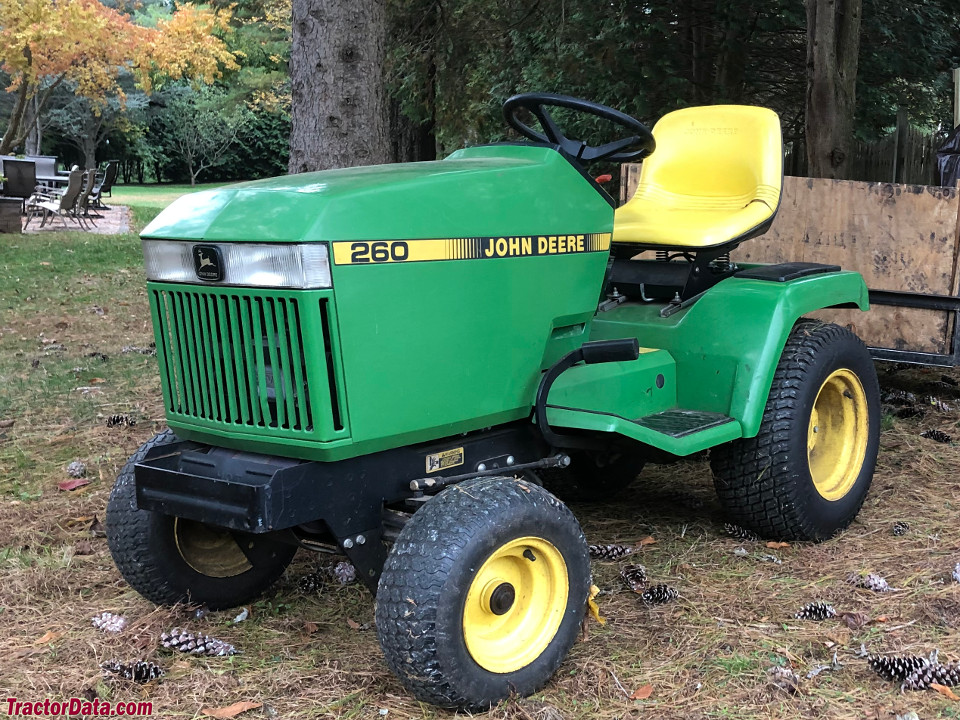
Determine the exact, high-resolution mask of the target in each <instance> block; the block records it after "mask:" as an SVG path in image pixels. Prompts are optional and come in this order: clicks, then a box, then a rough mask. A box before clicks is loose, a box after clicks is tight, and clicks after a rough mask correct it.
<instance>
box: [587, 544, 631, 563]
mask: <svg viewBox="0 0 960 720" xmlns="http://www.w3.org/2000/svg"><path fill="white" fill-rule="evenodd" d="M633 550H634V549H633V548H632V547H630V546H629V545H620V544H613V545H591V546H590V557H592V558H594V559H595V560H603V561H605V562H614V561H616V560H619V559H620V558H622V557H625V556H627V555H630V554H631V553H632V552H633Z"/></svg>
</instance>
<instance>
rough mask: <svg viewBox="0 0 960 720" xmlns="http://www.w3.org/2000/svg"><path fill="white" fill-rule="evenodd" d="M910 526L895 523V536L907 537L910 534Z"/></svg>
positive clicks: (903, 523)
mask: <svg viewBox="0 0 960 720" xmlns="http://www.w3.org/2000/svg"><path fill="white" fill-rule="evenodd" d="M909 530H910V526H909V525H907V524H906V523H905V522H895V523H894V524H893V534H894V535H898V536H899V535H906V534H907V532H909Z"/></svg>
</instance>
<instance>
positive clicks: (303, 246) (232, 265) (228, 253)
mask: <svg viewBox="0 0 960 720" xmlns="http://www.w3.org/2000/svg"><path fill="white" fill-rule="evenodd" d="M141 242H142V246H143V259H144V264H145V266H146V271H147V280H152V281H156V282H168V283H187V284H191V285H213V286H236V287H262V288H285V289H297V290H313V289H322V288H330V287H332V286H333V280H332V277H331V274H330V251H329V248H328V246H327V244H326V243H252V242H250V243H248V242H224V243H219V242H204V241H202V240H196V241H192V240H191V241H187V240H154V239H149V240H148V239H144V240H142V241H141ZM197 246H202V247H204V248H207V247H213V248H217V249H218V250H219V251H220V259H221V260H222V268H221V279H219V280H207V279H204V278H202V277H200V276H199V275H198V270H199V269H198V267H197V265H196V261H195V251H194V248H196V247H197Z"/></svg>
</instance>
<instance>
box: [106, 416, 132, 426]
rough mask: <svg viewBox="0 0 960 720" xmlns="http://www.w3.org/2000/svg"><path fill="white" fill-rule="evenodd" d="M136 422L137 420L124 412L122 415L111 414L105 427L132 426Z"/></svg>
mask: <svg viewBox="0 0 960 720" xmlns="http://www.w3.org/2000/svg"><path fill="white" fill-rule="evenodd" d="M136 424H137V421H136V420H134V419H133V418H131V417H130V416H129V415H127V414H126V413H124V414H122V415H111V416H110V417H108V418H107V427H108V428H112V427H133V426H134V425H136Z"/></svg>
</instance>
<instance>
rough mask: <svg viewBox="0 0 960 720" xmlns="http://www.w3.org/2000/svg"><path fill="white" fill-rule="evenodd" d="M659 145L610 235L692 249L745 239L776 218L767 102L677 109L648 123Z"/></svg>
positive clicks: (772, 126) (775, 123) (776, 153)
mask: <svg viewBox="0 0 960 720" xmlns="http://www.w3.org/2000/svg"><path fill="white" fill-rule="evenodd" d="M653 134H654V137H656V139H657V150H656V152H654V153H653V154H652V155H651V156H650V157H649V158H647V159H646V160H645V161H644V163H643V167H642V168H641V170H640V182H639V184H638V185H637V191H636V193H635V194H634V196H633V197H632V198H631V199H630V200H629V201H628V202H627V203H626V204H625V205H624V206H623V207H621V208H619V209H618V210H617V211H616V216H615V220H614V227H613V242H615V243H633V244H641V245H667V246H672V247H684V248H689V249H691V250H699V249H702V248H709V247H716V246H718V245H725V244H727V243H731V242H736V241H739V240H743V239H745V238H746V237H749V236H750V235H751V234H753V232H754V231H756V230H758V228H759V229H761V230H762V228H763V226H764V225H765V224H766V223H767V222H768V221H769V220H771V219H772V218H773V215H774V213H776V211H777V207H778V205H779V203H780V191H781V187H782V185H783V163H782V160H783V142H782V139H781V136H780V120H779V118H778V117H777V115H776V113H774V112H773V111H772V110H768V109H766V108H759V107H749V106H743V105H711V106H707V107H692V108H684V109H682V110H676V111H674V112H671V113H668V114H667V115H664V116H663V117H662V118H661V119H660V121H659V122H658V123H657V124H656V126H655V127H654V128H653Z"/></svg>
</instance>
